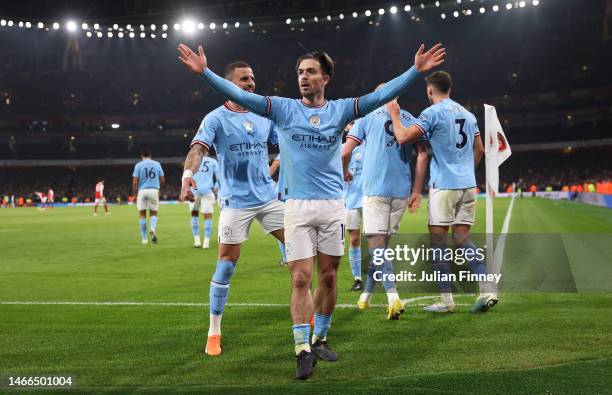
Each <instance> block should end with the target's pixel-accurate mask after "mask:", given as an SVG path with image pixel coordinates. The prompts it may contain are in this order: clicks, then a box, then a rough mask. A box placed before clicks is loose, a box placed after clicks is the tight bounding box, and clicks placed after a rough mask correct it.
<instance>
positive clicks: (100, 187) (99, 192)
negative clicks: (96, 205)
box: [96, 182, 104, 199]
mask: <svg viewBox="0 0 612 395" xmlns="http://www.w3.org/2000/svg"><path fill="white" fill-rule="evenodd" d="M103 197H104V184H103V183H101V182H99V183H97V184H96V199H101V198H103Z"/></svg>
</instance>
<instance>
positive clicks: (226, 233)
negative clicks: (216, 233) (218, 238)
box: [221, 226, 232, 237]
mask: <svg viewBox="0 0 612 395" xmlns="http://www.w3.org/2000/svg"><path fill="white" fill-rule="evenodd" d="M221 234H222V235H223V236H224V237H230V236H231V235H232V228H230V227H229V226H224V227H223V230H222V231H221Z"/></svg>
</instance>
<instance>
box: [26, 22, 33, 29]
mask: <svg viewBox="0 0 612 395" xmlns="http://www.w3.org/2000/svg"><path fill="white" fill-rule="evenodd" d="M25 27H26V28H27V29H29V28H31V27H32V24H31V23H30V21H26V23H25Z"/></svg>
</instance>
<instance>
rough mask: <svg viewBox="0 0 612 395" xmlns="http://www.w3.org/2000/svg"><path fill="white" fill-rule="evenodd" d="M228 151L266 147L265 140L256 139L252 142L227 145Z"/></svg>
mask: <svg viewBox="0 0 612 395" xmlns="http://www.w3.org/2000/svg"><path fill="white" fill-rule="evenodd" d="M229 149H230V151H251V150H258V149H268V142H267V141H256V142H254V143H250V142H245V143H236V144H231V145H230V146H229Z"/></svg>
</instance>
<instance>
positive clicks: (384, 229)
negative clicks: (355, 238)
mask: <svg viewBox="0 0 612 395" xmlns="http://www.w3.org/2000/svg"><path fill="white" fill-rule="evenodd" d="M407 204H408V199H398V198H392V197H386V196H364V197H363V233H364V234H366V235H393V234H395V233H396V232H397V230H398V229H399V226H400V222H402V217H403V215H404V211H406V205H407Z"/></svg>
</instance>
